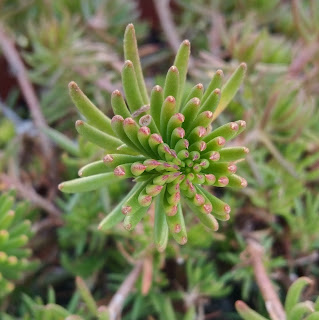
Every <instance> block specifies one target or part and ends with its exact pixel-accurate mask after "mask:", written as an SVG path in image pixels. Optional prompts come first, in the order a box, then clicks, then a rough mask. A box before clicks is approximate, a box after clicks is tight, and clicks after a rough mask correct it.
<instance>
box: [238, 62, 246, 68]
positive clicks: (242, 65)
mask: <svg viewBox="0 0 319 320" xmlns="http://www.w3.org/2000/svg"><path fill="white" fill-rule="evenodd" d="M239 66H240V67H241V68H242V69H244V70H247V64H246V63H245V62H242V63H241V64H240V65H239Z"/></svg>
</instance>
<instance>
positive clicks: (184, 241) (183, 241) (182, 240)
mask: <svg viewBox="0 0 319 320" xmlns="http://www.w3.org/2000/svg"><path fill="white" fill-rule="evenodd" d="M186 242H187V238H186V237H182V239H181V245H184V244H186Z"/></svg>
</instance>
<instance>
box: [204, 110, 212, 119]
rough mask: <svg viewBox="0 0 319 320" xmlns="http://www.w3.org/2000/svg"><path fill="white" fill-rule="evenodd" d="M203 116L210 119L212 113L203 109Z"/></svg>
mask: <svg viewBox="0 0 319 320" xmlns="http://www.w3.org/2000/svg"><path fill="white" fill-rule="evenodd" d="M205 116H206V117H207V119H211V118H212V117H213V113H212V112H211V111H205Z"/></svg>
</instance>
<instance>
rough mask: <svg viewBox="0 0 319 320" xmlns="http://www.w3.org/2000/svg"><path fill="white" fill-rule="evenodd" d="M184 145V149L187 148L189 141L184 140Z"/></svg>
mask: <svg viewBox="0 0 319 320" xmlns="http://www.w3.org/2000/svg"><path fill="white" fill-rule="evenodd" d="M184 146H185V148H186V149H188V147H189V142H188V140H186V139H185V140H184Z"/></svg>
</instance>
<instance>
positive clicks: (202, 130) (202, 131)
mask: <svg viewBox="0 0 319 320" xmlns="http://www.w3.org/2000/svg"><path fill="white" fill-rule="evenodd" d="M205 134H206V128H204V127H199V130H198V136H199V137H200V138H202V137H203V136H204V135H205Z"/></svg>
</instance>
